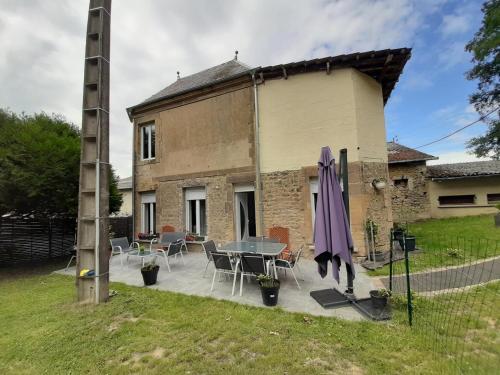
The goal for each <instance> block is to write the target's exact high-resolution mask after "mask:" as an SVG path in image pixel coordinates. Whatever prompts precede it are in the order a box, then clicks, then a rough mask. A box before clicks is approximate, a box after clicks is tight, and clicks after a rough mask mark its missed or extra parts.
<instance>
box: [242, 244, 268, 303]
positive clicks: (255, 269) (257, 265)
mask: <svg viewBox="0 0 500 375" xmlns="http://www.w3.org/2000/svg"><path fill="white" fill-rule="evenodd" d="M268 269H269V261H267V262H266V261H265V259H264V256H263V255H256V254H250V253H247V254H241V259H240V273H241V279H240V296H241V295H243V276H254V277H257V276H259V275H267V274H268Z"/></svg>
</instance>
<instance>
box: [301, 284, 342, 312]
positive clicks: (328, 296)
mask: <svg viewBox="0 0 500 375" xmlns="http://www.w3.org/2000/svg"><path fill="white" fill-rule="evenodd" d="M309 294H310V296H311V297H312V298H314V299H315V300H316V302H318V303H319V304H320V305H321V306H322V307H323V308H325V309H332V308H335V307H341V306H347V305H349V304H350V301H349V300H348V299H347V297H346V296H344V295H343V294H342V293H340V292H339V291H338V290H337V289H333V288H332V289H321V290H313V291H312V292H310V293H309Z"/></svg>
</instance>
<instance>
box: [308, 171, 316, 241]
mask: <svg viewBox="0 0 500 375" xmlns="http://www.w3.org/2000/svg"><path fill="white" fill-rule="evenodd" d="M309 190H310V196H311V197H310V199H311V219H312V228H313V231H314V221H315V220H316V207H315V206H314V194H318V178H317V177H311V178H310V179H309Z"/></svg>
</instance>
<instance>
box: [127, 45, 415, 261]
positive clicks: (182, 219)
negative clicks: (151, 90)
mask: <svg viewBox="0 0 500 375" xmlns="http://www.w3.org/2000/svg"><path fill="white" fill-rule="evenodd" d="M410 52H411V51H410V49H407V48H401V49H392V50H382V51H371V52H364V53H352V54H349V55H340V56H334V57H326V58H321V59H314V60H307V61H301V62H294V63H288V64H280V65H274V66H267V67H257V68H250V67H249V66H247V65H245V64H243V63H241V62H240V61H238V60H237V59H236V58H235V59H234V60H230V61H228V62H225V63H223V64H221V65H218V66H215V67H212V68H210V69H207V70H204V71H201V72H199V73H196V74H193V75H190V76H187V77H182V78H180V77H179V78H178V79H177V81H176V82H174V83H172V84H171V85H169V86H167V87H166V88H165V89H163V90H161V91H160V92H158V93H156V94H154V95H153V96H151V97H150V98H148V99H146V100H145V101H143V102H142V103H139V104H137V105H134V106H132V107H130V108H128V109H127V112H128V115H129V118H130V120H131V121H132V122H133V127H134V131H133V135H134V141H133V142H134V143H133V144H134V163H133V206H134V213H135V216H134V220H135V231H136V232H157V231H159V229H160V228H161V227H162V226H163V225H166V224H169V225H172V226H174V227H175V228H177V229H179V230H184V229H185V230H188V231H191V232H196V233H199V234H202V235H207V236H208V237H209V238H211V239H214V240H215V241H216V242H224V241H229V240H239V239H244V238H246V237H247V236H254V235H257V236H258V235H265V234H267V233H268V229H269V228H270V227H272V226H281V227H285V228H288V230H289V238H290V243H291V247H292V248H297V247H298V246H300V245H304V244H305V245H310V244H312V242H313V238H312V233H313V221H314V215H315V199H316V195H317V161H318V158H319V154H320V149H321V147H322V146H330V147H331V149H332V151H333V152H334V154H335V155H338V153H339V150H340V149H343V148H346V149H347V153H348V168H349V202H350V221H351V226H352V232H353V238H354V241H355V250H356V251H357V252H358V254H359V255H363V254H365V231H364V226H365V223H366V220H367V219H372V220H373V221H375V222H376V223H377V224H378V225H379V227H380V229H379V230H380V235H379V241H378V243H377V245H378V246H379V247H384V248H386V247H387V242H388V240H387V239H388V233H389V228H390V227H391V226H392V209H391V195H390V190H389V189H381V190H377V189H375V188H374V184H373V182H374V181H375V180H380V179H383V180H387V179H388V166H387V149H386V141H385V139H386V132H385V122H384V105H385V103H386V102H387V100H388V99H389V97H390V95H391V92H392V90H393V89H394V87H395V85H396V82H397V81H398V78H399V76H400V74H401V73H402V70H403V67H404V65H405V63H406V61H407V60H408V59H409V58H410ZM311 254H312V252H311V251H310V252H309V254H308V255H309V256H311Z"/></svg>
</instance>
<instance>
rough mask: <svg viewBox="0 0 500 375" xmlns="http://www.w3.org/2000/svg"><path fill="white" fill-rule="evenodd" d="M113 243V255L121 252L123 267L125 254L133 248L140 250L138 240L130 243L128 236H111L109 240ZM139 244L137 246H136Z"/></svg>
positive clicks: (121, 264)
mask: <svg viewBox="0 0 500 375" xmlns="http://www.w3.org/2000/svg"><path fill="white" fill-rule="evenodd" d="M109 242H110V244H111V256H113V255H116V254H120V266H121V267H123V256H124V255H125V254H126V253H128V252H130V251H133V250H137V251H139V250H140V246H139V243H138V242H132V243H131V244H129V242H128V238H127V237H118V238H111V239H110V240H109ZM136 245H137V248H135V247H134V246H136Z"/></svg>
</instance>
